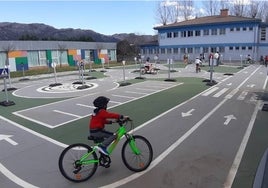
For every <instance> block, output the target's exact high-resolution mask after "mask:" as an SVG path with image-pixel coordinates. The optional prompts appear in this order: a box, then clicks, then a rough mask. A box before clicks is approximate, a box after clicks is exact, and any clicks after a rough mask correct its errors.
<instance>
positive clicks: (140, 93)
mask: <svg viewBox="0 0 268 188" xmlns="http://www.w3.org/2000/svg"><path fill="white" fill-rule="evenodd" d="M125 93H133V94H139V95H147V94H148V93H142V92H135V91H125Z"/></svg>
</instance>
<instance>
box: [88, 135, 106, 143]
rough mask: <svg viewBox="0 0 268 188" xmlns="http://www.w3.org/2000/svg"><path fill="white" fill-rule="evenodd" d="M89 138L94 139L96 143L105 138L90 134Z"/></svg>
mask: <svg viewBox="0 0 268 188" xmlns="http://www.w3.org/2000/svg"><path fill="white" fill-rule="evenodd" d="M87 139H88V140H93V141H94V142H95V143H101V142H103V140H104V138H101V137H95V136H88V137H87Z"/></svg>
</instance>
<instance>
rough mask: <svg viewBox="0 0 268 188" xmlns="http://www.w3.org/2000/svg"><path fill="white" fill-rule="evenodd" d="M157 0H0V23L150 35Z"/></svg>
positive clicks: (155, 20)
mask: <svg viewBox="0 0 268 188" xmlns="http://www.w3.org/2000/svg"><path fill="white" fill-rule="evenodd" d="M156 7H157V1H153V0H136V1H127V0H119V1H111V0H106V1H104V0H99V1H97V0H94V1H92V0H83V1H75V0H73V1H70V0H69V1H63V0H60V1H52V0H49V1H29V0H27V1H23V0H20V1H13V0H11V1H2V0H0V22H16V23H26V24H29V23H43V24H46V25H50V26H52V27H55V28H57V29H62V28H73V29H90V30H93V31H95V32H97V33H101V34H104V35H113V34H116V33H135V34H139V35H143V34H147V35H154V34H156V31H155V30H154V29H153V27H154V26H155V25H156V24H157V18H156Z"/></svg>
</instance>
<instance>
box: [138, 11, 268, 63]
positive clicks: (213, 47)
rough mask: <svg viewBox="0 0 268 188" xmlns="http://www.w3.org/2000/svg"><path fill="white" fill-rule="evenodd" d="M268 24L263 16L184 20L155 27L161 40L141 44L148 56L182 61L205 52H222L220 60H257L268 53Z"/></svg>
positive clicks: (207, 17)
mask: <svg viewBox="0 0 268 188" xmlns="http://www.w3.org/2000/svg"><path fill="white" fill-rule="evenodd" d="M267 28H268V23H263V22H262V21H261V20H260V19H255V18H246V17H240V16H231V15H228V10H227V9H223V10H221V14H220V15H216V16H206V17H200V18H195V19H192V20H186V21H183V22H178V23H173V24H168V25H163V26H159V27H155V28H154V29H155V30H157V31H158V42H157V43H155V44H148V45H142V46H141V54H142V55H144V56H145V57H150V58H154V57H155V56H158V57H159V60H166V59H168V58H172V59H174V60H182V59H183V56H184V55H185V54H187V55H188V57H189V59H190V60H194V59H195V58H196V57H199V56H200V54H204V56H205V59H208V57H209V54H211V53H215V52H219V53H220V58H221V61H223V62H236V61H241V59H243V60H244V59H246V57H247V56H248V55H250V56H251V57H252V58H253V59H254V60H255V61H259V59H260V57H261V56H266V55H268V35H267V33H268V29H267Z"/></svg>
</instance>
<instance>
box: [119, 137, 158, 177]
mask: <svg viewBox="0 0 268 188" xmlns="http://www.w3.org/2000/svg"><path fill="white" fill-rule="evenodd" d="M133 139H134V143H135V146H134V147H135V148H136V149H137V150H138V151H139V152H138V153H137V152H135V151H133V149H132V148H131V146H130V142H131V140H130V139H128V140H126V141H125V143H124V145H123V147H122V153H121V154H122V160H123V162H124V164H125V165H126V167H127V168H128V169H129V170H132V171H134V172H140V171H143V170H145V169H147V168H148V167H149V165H150V164H151V162H152V160H153V148H152V146H151V144H150V142H149V141H148V140H147V139H146V138H145V137H143V136H140V135H134V136H133Z"/></svg>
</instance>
